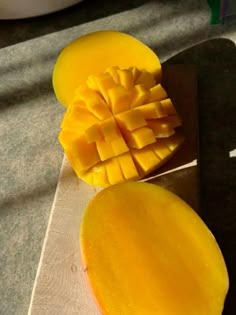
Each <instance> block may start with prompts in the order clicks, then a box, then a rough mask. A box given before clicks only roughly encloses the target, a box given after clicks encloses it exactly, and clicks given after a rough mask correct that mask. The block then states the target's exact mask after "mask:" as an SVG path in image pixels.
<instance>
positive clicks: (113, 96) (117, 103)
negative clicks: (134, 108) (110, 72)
mask: <svg viewBox="0 0 236 315" xmlns="http://www.w3.org/2000/svg"><path fill="white" fill-rule="evenodd" d="M107 94H108V98H109V104H110V106H111V111H112V113H113V114H117V113H120V112H123V111H126V110H128V109H129V107H130V93H129V92H128V91H127V90H126V89H125V88H124V87H123V86H122V85H117V86H115V87H113V88H110V89H109V90H108V91H107Z"/></svg>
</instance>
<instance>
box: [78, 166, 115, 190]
mask: <svg viewBox="0 0 236 315" xmlns="http://www.w3.org/2000/svg"><path fill="white" fill-rule="evenodd" d="M104 163H105V162H101V163H100V164H98V165H95V166H94V167H92V168H91V170H90V173H92V174H93V185H94V186H102V187H103V186H108V185H110V183H109V181H108V178H107V171H106V167H105V164H104ZM86 176H87V174H86ZM83 179H84V180H85V181H86V179H87V178H86V177H85V176H84V174H83Z"/></svg>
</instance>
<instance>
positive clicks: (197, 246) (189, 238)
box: [80, 182, 229, 315]
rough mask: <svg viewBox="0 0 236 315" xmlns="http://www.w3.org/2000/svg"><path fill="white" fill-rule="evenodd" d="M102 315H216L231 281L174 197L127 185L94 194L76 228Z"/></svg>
mask: <svg viewBox="0 0 236 315" xmlns="http://www.w3.org/2000/svg"><path fill="white" fill-rule="evenodd" d="M80 244H81V252H82V260H83V264H84V270H85V273H86V275H87V277H88V281H89V283H90V285H91V288H92V291H93V294H94V296H95V298H96V301H97V303H98V306H99V307H100V310H101V313H102V314H103V315H121V314H124V315H220V314H222V310H223V306H224V300H225V296H226V294H227V291H228V286H229V280H228V273H227V269H226V265H225V262H224V258H223V256H222V253H221V251H220V248H219V246H218V245H217V242H216V240H215V238H214V236H213V235H212V233H211V232H210V231H209V229H208V228H207V226H206V225H205V224H204V222H203V221H202V220H201V218H200V217H199V216H198V215H197V214H196V213H195V212H194V211H193V210H192V209H191V208H190V207H189V206H188V205H187V204H186V203H185V202H184V201H183V200H181V199H180V198H179V197H178V196H176V195H174V194H173V193H171V192H169V191H167V190H165V189H164V188H161V187H159V186H156V185H152V184H149V183H141V182H128V183H123V184H118V185H113V186H110V187H108V188H105V189H103V190H102V191H101V192H99V193H98V194H97V195H96V196H95V197H94V198H93V199H92V200H91V201H90V203H89V204H88V206H87V208H86V210H85V213H84V216H83V220H82V225H81V230H80Z"/></svg>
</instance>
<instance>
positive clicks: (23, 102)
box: [0, 0, 236, 315]
mask: <svg viewBox="0 0 236 315" xmlns="http://www.w3.org/2000/svg"><path fill="white" fill-rule="evenodd" d="M98 29H116V30H120V31H125V32H128V33H130V34H131V35H134V36H137V37H138V38H139V39H141V40H143V41H144V42H146V43H147V44H148V45H149V46H151V47H152V48H153V49H154V50H155V51H156V52H157V53H158V55H159V56H160V58H161V61H162V62H165V61H166V60H167V59H169V58H172V59H171V61H170V62H181V63H192V64H194V65H195V66H196V70H197V73H198V78H199V80H198V82H199V99H198V101H199V120H200V122H199V127H200V128H199V131H200V137H199V139H200V141H199V153H200V195H201V208H202V212H203V216H204V219H205V221H206V222H207V224H208V226H209V227H210V228H211V229H212V231H213V232H214V234H215V236H216V238H217V240H218V242H219V244H220V245H221V247H222V251H223V254H224V255H225V258H226V262H227V265H228V268H229V273H230V279H231V290H230V294H229V296H228V299H227V301H226V308H225V312H224V315H226V314H227V315H234V314H235V311H236V304H235V301H234V299H233V296H235V284H236V270H235V265H236V260H235V254H234V252H236V239H235V231H236V214H235V209H236V200H235V189H236V159H235V158H230V157H229V152H230V151H231V150H233V149H235V148H236V133H235V126H236V94H235V91H234V90H235V82H236V49H235V42H236V25H235V24H234V25H224V26H219V25H218V26H210V25H209V9H208V6H207V2H206V1H203V0H201V1H194V0H189V1H184V0H182V1H166V0H165V1H164V0H163V1H144V0H143V1H142V0H133V1H131V0H129V1H128V0H127V1H118V2H117V3H115V2H114V1H104V2H102V3H99V2H97V1H96V2H94V1H91V0H84V1H83V2H82V3H80V4H78V5H75V6H73V7H71V8H68V9H66V10H63V11H60V12H57V13H54V14H50V15H47V16H42V17H36V18H31V19H25V20H18V21H17V20H15V21H0V48H1V49H0V78H1V79H0V142H1V146H0V245H1V255H0V314H1V315H16V314H17V315H18V314H20V315H21V314H22V315H24V314H27V310H28V306H29V301H30V295H31V292H32V286H33V282H34V279H35V274H36V270H37V266H38V262H39V257H40V253H41V249H42V243H43V239H44V236H45V231H46V226H47V223H48V216H49V212H50V209H51V205H52V201H53V198H54V193H55V189H56V185H57V180H58V175H59V171H60V166H61V161H62V157H63V152H62V150H61V148H60V146H59V144H58V142H57V134H58V131H59V125H60V120H61V117H62V115H63V112H64V109H63V107H61V106H59V105H58V103H57V101H56V99H55V97H54V94H53V91H52V86H51V73H52V69H53V65H54V62H55V59H56V57H57V55H58V53H59V51H60V50H61V49H62V47H63V46H65V45H66V44H67V43H68V42H69V41H71V40H72V39H74V38H76V37H77V36H80V35H82V34H85V33H87V32H90V31H94V30H98Z"/></svg>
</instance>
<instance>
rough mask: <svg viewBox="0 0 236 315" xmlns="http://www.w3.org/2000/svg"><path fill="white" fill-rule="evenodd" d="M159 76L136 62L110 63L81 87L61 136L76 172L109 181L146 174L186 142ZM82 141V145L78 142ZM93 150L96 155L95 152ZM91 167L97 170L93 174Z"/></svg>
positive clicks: (93, 179)
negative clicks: (126, 65)
mask: <svg viewBox="0 0 236 315" xmlns="http://www.w3.org/2000/svg"><path fill="white" fill-rule="evenodd" d="M143 73H144V74H143ZM154 81H155V80H154V76H153V75H152V74H151V73H149V74H147V72H146V71H144V72H143V71H141V70H137V71H135V67H132V68H129V69H120V68H119V67H109V69H108V70H106V71H105V73H104V74H97V75H90V76H89V78H88V80H87V83H86V84H82V85H81V86H79V87H78V88H77V89H76V93H75V96H74V97H73V102H72V103H71V105H70V106H69V107H68V109H67V111H66V114H65V116H64V118H63V122H62V124H61V128H62V131H61V134H60V136H59V138H60V142H61V144H62V146H63V148H64V149H65V152H66V154H67V155H68V157H70V158H69V160H70V161H72V163H71V164H72V166H73V168H74V169H75V171H76V174H77V175H78V176H79V177H80V178H82V179H83V180H85V181H86V182H87V183H88V184H91V183H93V185H99V186H102V187H104V186H107V185H113V184H117V183H120V182H122V181H126V180H131V179H138V178H142V177H143V176H145V175H147V174H148V173H150V172H151V171H153V170H154V169H155V168H158V167H160V166H161V165H163V164H164V163H165V162H166V161H167V160H168V159H169V158H170V157H172V156H173V154H174V153H175V151H176V150H177V149H178V148H179V147H180V145H181V144H182V139H183V138H182V137H181V136H180V134H179V131H178V129H176V128H177V127H179V126H181V120H180V119H179V116H178V115H177V112H176V110H175V108H174V105H173V103H172V101H171V100H170V99H169V98H165V99H162V98H163V97H165V96H167V94H166V91H165V90H164V89H163V88H162V87H161V85H160V84H157V85H156V83H155V82H154ZM137 82H138V84H136V83H137ZM148 86H149V87H150V88H148ZM151 86H152V87H151ZM154 96H156V97H157V99H158V100H156V99H155V97H154ZM150 100H153V101H152V102H150ZM173 135H174V136H175V138H173ZM77 138H78V141H77ZM161 138H162V139H161ZM82 140H83V141H82ZM161 140H165V141H164V142H163V141H161ZM76 141H77V144H78V145H79V144H80V143H81V148H79V149H78V148H77V146H75V145H74V143H75V142H76ZM85 141H86V142H87V143H86V144H85V143H84V142H85ZM91 145H93V146H91ZM92 150H94V152H95V157H94V159H92V158H91V157H90V156H89V155H90V154H92V152H93V151H92ZM123 154H126V155H124V157H122V158H121V160H119V157H120V156H121V155H123ZM77 155H78V156H77ZM79 155H82V156H81V157H80V156H79ZM87 155H88V157H87V159H88V164H86V163H85V161H86V156H87ZM125 161H126V162H127V166H125ZM76 163H78V164H77V165H76ZM99 164H100V165H99ZM118 166H119V167H118ZM96 167H97V168H96ZM125 168H127V169H125ZM98 170H99V172H98ZM101 170H102V171H101ZM89 172H91V173H93V172H95V173H94V175H93V176H89ZM109 172H113V173H112V174H110V173H109Z"/></svg>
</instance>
